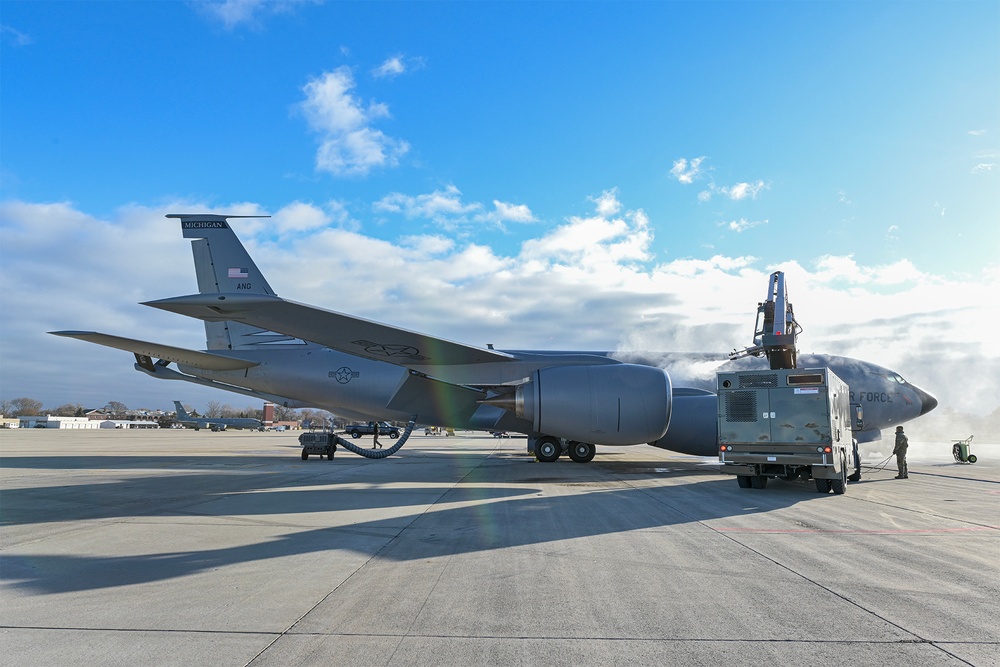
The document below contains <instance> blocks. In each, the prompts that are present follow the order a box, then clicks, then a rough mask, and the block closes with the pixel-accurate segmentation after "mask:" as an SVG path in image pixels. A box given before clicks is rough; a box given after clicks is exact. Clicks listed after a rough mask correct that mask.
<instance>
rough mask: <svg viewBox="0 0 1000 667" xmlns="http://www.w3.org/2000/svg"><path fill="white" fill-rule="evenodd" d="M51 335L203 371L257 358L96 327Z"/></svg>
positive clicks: (252, 363)
mask: <svg viewBox="0 0 1000 667" xmlns="http://www.w3.org/2000/svg"><path fill="white" fill-rule="evenodd" d="M49 333H50V334H52V335H54V336H65V337H67V338H78V339H80V340H85V341H87V342H89V343H97V344H98V345H104V346H105V347H113V348H115V349H118V350H125V351H126V352H132V353H133V354H137V355H141V356H146V357H150V358H152V359H163V360H165V361H173V362H176V363H180V364H185V365H187V366H193V367H195V368H201V369H204V370H207V371H238V370H242V369H244V368H253V367H254V366H259V365H260V364H259V362H256V361H247V360H246V359H237V358H236V357H228V356H224V355H221V354H212V353H210V352H198V351H196V350H188V349H185V348H183V347H173V346H171V345H160V344H159V343H148V342H146V341H144V340H135V339H134V338H122V337H121V336H112V335H110V334H103V333H98V332H96V331H50V332H49Z"/></svg>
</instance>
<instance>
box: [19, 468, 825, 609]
mask: <svg viewBox="0 0 1000 667" xmlns="http://www.w3.org/2000/svg"><path fill="white" fill-rule="evenodd" d="M438 457H447V458H449V459H452V460H453V461H452V462H451V463H452V464H451V465H449V466H446V467H443V466H441V465H440V462H439V461H437V462H434V466H436V467H437V468H438V469H440V470H441V472H442V473H448V474H447V475H445V476H446V479H438V480H435V479H429V478H428V472H430V471H429V470H427V469H426V466H421V465H419V463H420V461H421V459H424V460H425V461H424V462H425V463H426V462H427V461H426V459H434V458H438ZM105 458H106V459H112V460H111V461H109V460H104V461H103V462H102V466H101V467H102V468H103V469H114V468H115V465H116V464H115V462H114V459H115V458H116V457H105ZM120 458H122V459H124V460H122V461H118V463H117V465H118V466H132V465H135V463H136V462H135V461H133V460H131V459H135V458H141V459H142V460H143V461H144V465H143V467H144V468H146V469H148V468H149V467H152V463H151V460H150V458H148V457H120ZM174 458H175V459H176V460H175V461H174V463H176V464H177V465H178V467H179V468H180V469H184V467H185V466H187V465H189V464H188V463H184V462H189V461H191V460H198V461H200V462H202V463H204V462H205V460H204V458H198V459H195V458H194V457H174ZM219 458H222V457H219ZM246 458H247V457H244V458H243V463H244V464H248V463H252V462H248V461H247V460H246ZM519 458H520V457H519ZM154 460H156V461H159V462H160V463H163V462H165V461H168V460H170V457H159V458H155V459H154ZM231 461H232V459H227V462H231ZM267 461H268V463H269V464H270V465H271V466H272V467H273V464H274V461H275V460H274V458H273V457H268V458H267ZM338 461H339V457H338ZM405 461H407V459H406V458H405V457H400V459H399V460H397V461H393V462H391V463H390V465H386V463H385V462H372V461H364V462H363V463H362V464H360V465H352V466H350V467H348V466H338V462H337V461H334V462H332V463H331V462H326V461H317V462H314V463H307V462H302V463H303V465H298V466H296V467H294V468H293V467H292V466H291V464H290V465H289V466H288V468H287V469H286V470H285V471H284V473H282V472H278V473H275V472H274V471H273V470H271V471H268V472H261V473H259V474H258V473H252V472H250V471H251V470H252V469H253V468H252V465H243V466H240V468H241V469H242V470H243V471H244V472H242V473H241V474H231V473H230V474H226V473H214V472H213V473H210V472H206V473H202V474H165V475H152V476H146V477H137V478H128V479H123V480H120V481H112V482H103V483H94V484H81V485H67V486H65V487H55V488H53V487H48V488H41V489H35V488H30V489H10V490H6V491H4V506H5V507H4V510H3V513H2V514H3V516H2V518H3V523H4V525H7V526H10V525H26V524H40V523H46V522H52V521H64V520H66V519H81V520H94V519H104V518H140V517H146V518H150V519H170V518H171V517H184V518H187V519H191V518H199V517H247V516H264V515H280V517H281V518H280V519H275V522H274V523H273V524H272V523H270V522H268V521H267V520H261V519H252V520H248V523H247V525H248V527H250V526H258V527H259V526H261V525H265V526H267V525H273V526H276V527H278V530H276V531H275V532H280V531H281V530H283V529H286V528H288V527H289V525H292V526H294V524H295V519H294V516H292V517H291V518H289V515H294V514H296V513H318V512H333V513H334V514H333V515H332V519H334V520H333V521H331V523H335V522H336V514H335V513H337V512H344V511H357V510H364V509H372V510H375V511H376V513H378V514H379V515H380V517H379V518H374V519H371V520H368V521H360V522H351V523H346V524H344V525H331V526H330V527H324V528H318V529H316V528H309V529H306V530H301V531H296V532H290V533H287V534H285V535H281V536H279V537H276V538H269V539H267V540H264V541H259V542H256V543H251V544H241V545H238V546H232V547H226V548H218V549H205V550H186V551H167V552H161V553H147V554H141V555H125V556H113V557H92V556H84V555H72V554H70V555H44V554H33V555H30V556H27V555H21V554H17V553H12V551H11V550H10V549H8V550H7V554H6V555H5V557H4V567H3V568H2V571H0V579H2V580H4V582H5V585H6V586H8V587H11V588H14V589H20V590H22V591H24V592H28V593H31V594H55V593H65V592H72V591H83V590H92V589H100V588H108V587H114V586H126V585H132V584H143V583H148V582H154V581H162V580H169V579H172V578H175V577H183V576H188V575H192V574H196V573H198V572H201V571H205V570H210V569H214V568H223V567H226V566H229V565H233V564H239V563H247V562H255V561H265V560H269V559H276V558H282V557H286V556H292V555H298V554H304V553H320V552H324V551H333V550H349V551H353V552H357V553H363V554H368V555H371V554H374V553H377V552H379V557H380V558H387V559H394V560H399V561H410V560H415V559H428V558H435V557H441V556H450V555H455V554H465V553H472V552H485V551H492V550H499V549H504V548H508V547H518V546H525V545H533V544H543V543H549V542H556V541H561V540H571V539H576V538H587V537H594V536H601V535H610V534H616V533H624V532H629V531H637V530H644V529H655V528H661V527H665V526H671V525H681V524H690V523H696V522H700V521H706V520H711V519H718V518H725V517H730V516H743V515H748V514H753V513H759V512H768V511H771V510H775V509H780V508H783V507H788V506H790V505H793V504H796V503H799V502H805V501H808V500H814V499H815V500H820V501H822V499H823V497H822V496H818V495H817V494H816V493H815V489H813V488H812V485H808V486H806V485H802V484H774V485H773V488H769V489H768V490H767V491H765V492H755V491H753V490H745V489H738V488H737V485H736V483H735V482H734V481H733V480H732V478H730V477H728V476H726V477H723V476H721V475H719V474H718V472H717V471H716V470H714V469H710V468H700V469H699V467H697V466H696V465H689V466H687V467H683V468H676V467H672V468H667V469H665V468H662V467H660V468H657V467H656V466H663V465H664V462H662V461H656V462H650V463H649V464H643V463H642V462H629V463H627V464H626V463H619V462H614V461H609V462H608V463H607V464H601V463H597V462H595V463H594V464H590V465H589V466H583V465H579V464H573V463H570V462H568V461H567V462H560V463H556V464H535V463H534V462H532V461H530V460H529V459H527V458H526V457H524V458H523V459H522V460H520V461H514V460H510V459H509V458H506V457H498V458H486V459H484V458H483V457H482V456H481V455H476V456H470V455H463V454H460V453H455V454H451V453H441V454H437V453H430V454H428V453H421V454H420V455H418V456H415V457H410V458H409V459H408V461H409V463H410V464H411V465H405V464H404V462H405ZM351 462H352V463H353V459H351ZM27 463H28V462H23V461H22V462H21V464H22V465H19V464H18V462H17V461H14V460H11V459H9V458H5V459H4V461H3V465H4V467H28V465H27ZM49 463H51V460H50V461H49ZM289 463H290V462H289ZM401 464H403V465H401ZM413 464H417V465H413ZM372 465H375V466H380V467H379V468H376V469H375V470H374V471H373V469H372V468H371V466H372ZM418 468H421V469H422V470H418ZM362 469H364V470H363V471H362ZM352 471H353V472H352ZM630 471H631V473H632V474H630ZM358 472H363V473H364V474H355V473H358ZM248 473H249V474H248ZM409 473H413V474H409ZM672 475H673V476H675V477H676V476H679V475H683V476H684V478H685V479H683V480H682V479H678V480H676V481H675V482H673V483H670V484H665V485H649V484H648V483H643V484H641V485H634V486H633V485H630V484H629V481H632V480H643V479H652V478H654V477H658V478H661V479H662V478H668V477H670V476H672ZM692 476H694V477H695V479H689V478H690V477H692ZM432 477H433V476H432ZM408 478H409V479H411V480H412V482H411V483H417V485H416V486H409V487H406V488H397V487H395V486H394V485H396V484H397V483H400V482H406V481H407V479H408ZM435 482H438V483H444V484H448V483H451V484H456V483H457V485H456V486H450V487H441V486H432V485H433V484H434V483H435ZM420 483H424V484H427V485H428V486H421V485H420ZM541 483H546V484H555V485H557V486H558V489H553V491H558V492H556V493H545V494H543V490H542V488H541V487H540V486H538V484H541ZM350 484H360V485H364V486H365V487H367V488H357V487H348V486H347V485H350ZM338 485H340V486H338ZM490 485H493V486H490ZM309 486H315V488H308V487H309ZM282 487H293V488H287V489H283V488H282ZM304 487H305V488H304ZM373 487H374V488H373ZM261 492H264V493H261ZM828 498H830V499H831V500H833V498H834V497H833V496H829V497H828ZM408 505H409V506H413V507H415V509H414V511H413V512H412V513H409V514H399V513H396V514H393V515H392V516H390V517H385V516H384V515H385V510H386V509H389V508H393V507H406V506H408ZM428 506H430V507H429V509H428ZM251 521H252V523H251ZM311 523H312V524H313V525H314V524H315V519H312V520H311ZM164 525H165V526H167V527H169V529H171V530H177V531H184V530H185V524H184V522H183V520H181V521H178V522H176V523H173V522H170V521H167V522H164ZM204 525H205V524H204V523H202V524H201V527H202V528H203V527H204ZM221 526H222V524H221V523H220V527H221ZM228 526H229V527H230V528H231V526H232V523H231V522H229V523H228ZM406 531H413V532H410V533H409V534H407V535H406V536H405V537H404V538H403V539H401V540H397V537H399V536H401V535H403V533H404V532H406ZM390 543H392V544H391V545H390V546H389V547H388V548H387V547H386V545H389V544H390ZM144 546H146V547H148V545H144ZM15 551H16V549H15Z"/></svg>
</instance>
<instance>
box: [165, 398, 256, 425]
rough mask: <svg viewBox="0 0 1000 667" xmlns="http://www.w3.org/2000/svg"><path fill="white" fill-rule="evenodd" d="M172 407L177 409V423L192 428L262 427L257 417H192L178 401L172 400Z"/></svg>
mask: <svg viewBox="0 0 1000 667" xmlns="http://www.w3.org/2000/svg"><path fill="white" fill-rule="evenodd" d="M174 408H176V409H177V423H178V424H182V425H183V426H187V427H188V428H193V429H194V430H196V431H197V430H198V429H202V428H208V429H212V430H213V431H225V430H226V429H227V428H251V429H259V428H262V424H261V422H260V420H259V419H250V418H248V417H247V418H244V417H192V416H191V415H189V414H188V413H187V410H185V409H184V406H183V405H181V402H180V401H174Z"/></svg>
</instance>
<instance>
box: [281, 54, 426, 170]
mask: <svg viewBox="0 0 1000 667" xmlns="http://www.w3.org/2000/svg"><path fill="white" fill-rule="evenodd" d="M354 87H355V82H354V75H353V74H352V73H351V70H350V68H349V67H347V66H342V67H338V68H337V69H335V70H334V71H332V72H326V73H324V74H323V75H322V76H320V77H319V78H317V79H312V80H310V81H309V82H308V83H307V84H306V85H305V86H304V87H303V92H304V93H305V96H306V99H305V101H303V102H302V103H301V104H300V105H299V109H300V110H301V111H302V113H303V115H304V116H305V118H306V121H307V122H308V123H309V126H310V128H311V129H312V130H313V131H314V132H316V133H317V134H318V135H319V140H320V146H319V149H318V150H317V153H316V168H317V169H319V170H321V171H326V172H329V173H331V174H333V175H334V176H364V175H366V174H368V173H369V172H370V171H372V170H373V169H376V168H384V167H395V166H397V165H398V164H399V160H400V158H401V157H402V156H403V155H405V154H406V153H407V152H408V151H409V149H410V146H409V144H408V143H407V142H405V141H403V140H400V139H395V138H393V137H389V136H387V135H385V134H384V133H383V132H381V131H380V130H376V129H374V128H373V127H372V126H371V125H372V123H373V121H375V120H377V119H380V118H386V117H388V116H389V108H388V107H387V106H386V105H385V104H383V103H376V102H371V103H369V104H368V106H367V107H365V106H363V105H362V103H361V102H360V100H358V98H357V97H355V96H354V95H353V94H352V92H351V91H352V90H353V89H354Z"/></svg>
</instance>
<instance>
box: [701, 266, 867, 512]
mask: <svg viewBox="0 0 1000 667" xmlns="http://www.w3.org/2000/svg"><path fill="white" fill-rule="evenodd" d="M801 329H802V328H801V327H800V326H799V324H798V322H796V321H795V315H794V313H793V312H792V304H791V302H790V301H788V295H787V293H786V291H785V277H784V274H783V273H782V272H781V271H776V272H774V273H772V274H771V278H770V282H769V284H768V292H767V298H766V299H765V300H764V301H762V302H760V303H758V304H757V324H756V327H755V329H754V345H753V346H751V347H748V348H745V349H744V350H740V351H734V352H733V353H732V354H730V355H729V356H730V357H731V358H733V359H738V358H740V357H745V356H751V355H752V356H758V357H759V356H767V358H768V361H769V362H770V364H769V365H770V370H744V371H725V372H720V373H718V374H717V375H716V381H717V382H718V386H717V387H716V389H717V391H718V396H719V462H720V463H721V464H722V467H721V470H722V472H724V473H728V474H730V475H736V480H737V481H738V482H739V484H740V487H742V488H751V487H752V488H755V489H763V488H764V487H765V486H767V481H768V479H770V478H772V477H780V478H781V479H784V480H786V481H792V480H796V479H810V478H811V479H814V480H815V481H816V489H817V490H818V491H819V492H820V493H829V492H830V491H831V490H832V491H833V492H834V493H838V494H840V493H844V492H845V491H846V489H847V481H848V480H851V481H855V482H856V481H858V480H860V479H861V462H860V457H859V456H858V450H857V444H856V443H855V442H854V439H853V437H852V433H851V424H852V422H851V414H850V409H851V407H850V391H849V389H848V386H847V383H845V382H844V381H843V380H841V379H840V378H839V377H837V375H836V374H835V373H834V372H833V371H831V370H830V369H829V368H811V369H797V368H796V344H795V343H796V338H797V336H798V334H799V332H800V331H801ZM852 470H853V472H851V471H852Z"/></svg>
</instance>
